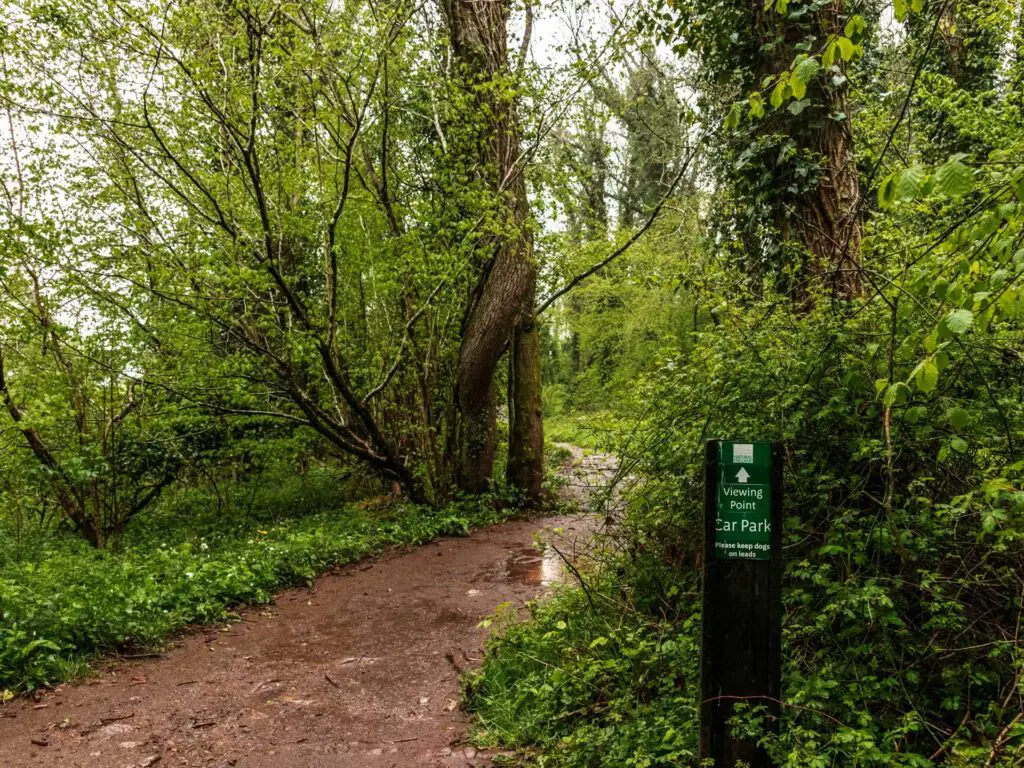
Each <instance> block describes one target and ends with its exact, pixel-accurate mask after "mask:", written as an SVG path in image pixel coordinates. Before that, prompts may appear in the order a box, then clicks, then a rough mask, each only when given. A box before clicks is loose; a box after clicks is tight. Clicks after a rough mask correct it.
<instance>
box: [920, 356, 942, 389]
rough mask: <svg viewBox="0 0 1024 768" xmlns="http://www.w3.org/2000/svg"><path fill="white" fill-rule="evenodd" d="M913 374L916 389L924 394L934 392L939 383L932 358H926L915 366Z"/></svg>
mask: <svg viewBox="0 0 1024 768" xmlns="http://www.w3.org/2000/svg"><path fill="white" fill-rule="evenodd" d="M915 373H916V377H915V378H916V380H917V388H918V389H919V390H921V391H922V392H924V393H926V394H927V393H928V392H931V391H932V390H934V389H935V386H936V385H937V384H938V383H939V367H938V365H937V364H936V363H935V358H933V357H929V358H927V359H926V360H924V361H923V362H922V363H921V364H920V365H919V366H917V369H916V371H915Z"/></svg>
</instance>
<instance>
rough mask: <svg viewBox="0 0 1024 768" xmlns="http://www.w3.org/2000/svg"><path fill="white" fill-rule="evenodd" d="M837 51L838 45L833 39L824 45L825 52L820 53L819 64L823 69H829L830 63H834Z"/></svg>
mask: <svg viewBox="0 0 1024 768" xmlns="http://www.w3.org/2000/svg"><path fill="white" fill-rule="evenodd" d="M838 51H839V46H838V45H836V41H835V40H833V41H832V42H830V43H829V44H828V45H827V46H825V52H824V53H822V54H821V66H823V67H824V68H825V69H831V68H832V65H833V64H835V63H836V54H837V53H838Z"/></svg>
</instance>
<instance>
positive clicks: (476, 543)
mask: <svg viewBox="0 0 1024 768" xmlns="http://www.w3.org/2000/svg"><path fill="white" fill-rule="evenodd" d="M587 471H588V470H587V469H586V468H584V469H582V470H581V469H579V468H578V469H577V473H578V474H586V472H587ZM591 525H592V523H591V522H590V521H589V519H587V518H578V517H577V518H564V517H563V518H548V519H544V520H539V521H533V522H513V523H506V524H503V525H497V526H492V527H490V528H487V529H484V530H481V531H479V532H477V533H474V534H473V535H472V536H470V537H468V538H460V539H444V540H441V541H438V542H435V543H433V544H428V545H426V546H423V547H420V548H417V549H414V550H411V551H408V552H404V553H394V554H390V555H386V556H384V557H381V558H378V559H376V560H374V561H370V562H365V563H362V564H358V563H357V564H355V565H353V566H350V567H347V568H345V569H342V570H341V571H339V572H337V573H333V574H328V575H325V576H323V577H321V578H320V579H318V580H317V582H316V584H315V585H314V587H313V588H312V589H293V590H289V591H287V592H284V593H282V594H281V595H279V596H278V597H277V599H276V600H275V601H274V604H273V605H272V606H269V607H265V608H262V609H261V608H253V609H246V610H244V611H242V616H243V621H241V622H238V623H233V624H229V625H224V626H221V627H213V628H210V629H208V630H207V631H205V632H202V633H199V634H193V635H188V636H186V637H184V638H182V639H181V640H180V641H179V642H178V643H177V646H176V647H175V648H174V649H173V650H171V651H170V652H169V653H167V654H166V655H164V656H162V657H161V658H157V659H146V660H136V661H128V662H121V663H117V664H113V665H110V667H109V668H108V669H106V670H105V671H103V672H101V673H100V674H98V675H97V676H96V677H95V678H93V679H91V680H89V681H87V682H85V683H82V684H79V685H70V686H63V687H61V688H58V689H56V690H54V691H51V692H48V693H47V694H45V695H44V696H43V697H42V698H41V699H40V700H38V701H29V700H24V701H17V702H14V703H12V704H10V705H8V706H7V707H6V708H0V766H3V768H23V767H24V768H28V767H29V766H32V767H33V768H42V767H45V766H60V767H61V768H74V767H77V766H80V767H83V768H84V767H86V766H88V767H89V768H93V767H96V768H99V767H101V766H102V768H122V766H123V767H124V768H135V767H140V768H146V767H147V766H154V765H158V766H159V768H164V767H165V766H239V768H265V767H267V766H273V767H274V768H299V767H300V766H301V767H302V768H321V767H323V768H328V767H329V768H377V767H378V766H379V767H380V768H420V767H422V766H459V767H460V768H462V767H463V766H484V765H489V764H490V762H489V759H488V757H487V756H486V755H484V754H478V753H477V752H476V750H474V749H472V748H471V747H467V746H466V745H465V744H464V743H463V740H464V737H465V734H466V731H467V728H468V718H467V716H466V715H465V714H464V713H462V712H460V710H459V707H458V701H459V685H458V676H459V671H461V670H462V669H464V668H466V667H471V666H474V665H475V664H477V663H478V662H479V659H480V655H481V650H480V649H481V645H482V643H483V641H484V639H485V635H486V631H485V630H481V629H479V628H478V627H477V625H478V623H479V622H480V620H481V619H483V618H484V617H486V616H487V615H489V614H490V613H492V612H493V611H494V609H495V608H496V607H497V606H498V605H500V604H501V603H504V602H512V603H513V604H516V605H521V604H522V603H523V602H525V601H526V600H529V599H531V598H533V597H535V596H537V595H538V594H539V593H540V592H542V591H543V590H544V588H545V587H546V585H547V584H549V583H551V582H552V581H556V580H558V579H559V578H560V577H561V568H560V564H561V561H560V559H559V557H558V556H557V555H556V554H555V553H554V552H553V551H552V549H551V548H546V549H545V550H544V551H543V552H542V551H540V550H538V549H537V548H535V547H534V546H532V544H533V541H534V539H535V537H539V538H541V539H547V540H549V541H552V542H555V544H556V546H557V547H558V549H559V550H561V551H562V552H566V551H569V552H572V551H578V550H579V549H580V548H581V547H582V546H584V545H583V543H582V542H584V541H585V540H586V539H587V537H588V529H589V527H590V526H591Z"/></svg>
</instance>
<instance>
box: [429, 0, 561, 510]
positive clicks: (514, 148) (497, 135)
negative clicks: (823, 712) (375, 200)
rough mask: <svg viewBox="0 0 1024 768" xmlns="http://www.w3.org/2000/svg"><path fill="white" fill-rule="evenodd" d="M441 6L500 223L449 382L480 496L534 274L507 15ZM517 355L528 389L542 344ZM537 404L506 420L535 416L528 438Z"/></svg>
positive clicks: (528, 459) (464, 470) (465, 476)
mask: <svg viewBox="0 0 1024 768" xmlns="http://www.w3.org/2000/svg"><path fill="white" fill-rule="evenodd" d="M442 7H443V10H444V13H445V17H446V19H447V21H448V28H449V33H450V35H451V44H452V50H453V52H454V54H455V60H456V62H457V63H458V64H459V66H460V67H461V69H462V72H461V74H462V76H463V77H464V78H465V81H466V85H467V87H468V88H469V89H470V90H471V91H472V93H473V97H474V101H475V103H476V105H477V107H478V109H479V112H480V114H482V115H484V116H485V117H484V121H485V124H484V127H483V132H484V135H483V136H481V137H480V140H479V144H478V146H479V152H480V158H479V160H480V163H481V165H482V166H483V168H484V171H485V173H487V174H489V177H490V180H491V182H492V183H491V184H489V186H490V188H491V189H492V190H493V192H494V193H495V195H496V200H497V210H496V211H495V214H496V216H495V218H496V220H497V221H498V222H499V223H498V226H497V228H496V230H495V231H494V232H493V233H492V236H491V238H490V242H489V243H488V244H486V245H484V246H483V247H485V248H486V247H488V246H489V247H490V248H491V252H490V254H489V258H488V260H487V261H486V263H485V264H484V265H483V268H482V271H481V276H480V279H479V281H478V282H477V285H476V288H475V290H474V292H473V296H472V298H471V302H470V306H469V310H468V313H467V316H466V320H465V324H464V332H463V337H462V343H461V346H460V349H459V362H458V373H457V384H456V387H457V397H456V399H457V403H458V409H459V417H460V419H459V422H460V424H459V433H458V440H459V450H458V458H457V461H458V467H457V477H458V484H459V486H460V488H462V490H464V491H467V492H470V493H479V492H481V491H483V490H485V489H486V488H487V486H488V484H489V482H490V479H491V474H492V471H493V465H494V449H495V440H496V430H495V391H494V379H495V374H496V372H497V368H498V363H499V362H500V360H501V357H502V355H503V354H504V353H505V351H506V348H507V347H508V345H509V343H510V342H511V341H512V337H513V333H514V331H515V329H516V327H517V326H518V325H520V324H521V323H523V322H524V318H526V317H527V316H529V321H528V323H529V326H531V327H532V301H533V296H534V290H535V284H536V279H537V270H536V265H535V263H534V258H533V235H532V233H531V231H530V227H529V203H528V200H527V197H526V180H525V178H524V177H523V167H522V159H521V153H520V142H519V132H518V126H517V121H516V115H515V102H514V98H513V96H512V95H511V90H512V89H510V88H506V87H502V85H503V82H502V81H507V79H508V77H509V67H508V41H507V22H508V9H507V7H506V6H505V5H504V3H501V2H491V1H489V0H442ZM532 333H534V334H535V333H536V332H535V331H533V332H532ZM522 349H523V354H524V355H525V354H530V355H533V356H534V357H535V358H536V359H535V360H529V361H527V360H526V359H525V358H523V359H522V360H521V359H520V357H521V356H520V355H516V354H513V368H514V369H515V372H514V374H513V377H514V378H515V379H517V380H518V379H520V378H522V380H524V381H532V378H533V375H534V374H533V372H532V370H531V369H532V368H536V369H537V375H538V376H539V368H540V345H539V343H536V344H533V343H527V344H525V345H523V346H522ZM523 366H525V370H523ZM521 370H522V373H520V371H521ZM538 385H539V381H538ZM517 397H518V391H517ZM531 397H533V395H531ZM536 400H537V402H536V405H537V408H536V409H534V408H528V409H520V408H517V407H514V406H513V404H512V403H510V412H512V411H514V412H516V413H522V414H523V417H524V418H526V417H527V416H528V415H529V414H533V413H534V412H536V413H537V417H536V419H537V423H536V424H532V425H530V428H529V430H528V431H530V432H531V433H532V432H537V433H540V431H541V429H542V427H541V426H540V424H539V391H538V392H537V394H536ZM531 417H532V416H531ZM531 442H532V441H531ZM520 445H521V444H520V443H519V442H517V443H516V447H515V449H514V453H513V448H512V446H510V454H512V455H510V463H514V464H517V465H530V464H538V465H539V469H538V468H537V467H532V468H531V470H530V472H537V471H539V472H541V473H542V472H543V451H541V452H540V454H539V455H535V453H534V451H533V450H532V449H531V450H528V451H526V450H524V451H523V452H520ZM517 476H518V473H517ZM524 490H526V489H524Z"/></svg>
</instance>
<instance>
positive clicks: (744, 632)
mask: <svg viewBox="0 0 1024 768" xmlns="http://www.w3.org/2000/svg"><path fill="white" fill-rule="evenodd" d="M704 478H705V489H704V518H705V520H704V522H705V529H704V557H703V564H704V613H703V638H702V649H701V702H700V703H701V708H700V712H701V739H700V757H701V758H711V759H713V760H714V765H715V768H736V767H737V766H741V765H743V766H749V768H773V764H772V762H771V761H770V760H769V758H768V756H767V755H766V754H765V752H764V750H763V749H761V748H760V747H759V746H758V745H757V744H756V743H755V742H753V741H750V740H747V739H741V738H735V737H734V736H733V735H732V733H731V732H730V729H729V724H728V721H729V718H730V717H732V715H733V712H734V708H735V705H736V704H737V703H738V702H744V701H745V702H747V703H749V704H751V705H752V706H763V707H765V708H766V709H767V711H768V714H769V716H770V721H774V720H776V719H777V716H778V713H779V694H780V690H781V681H780V651H781V636H782V599H781V584H782V456H781V451H780V448H779V445H778V444H777V443H770V442H764V441H749V440H748V441H743V440H710V441H708V443H707V448H706V455H705V475H704Z"/></svg>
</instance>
